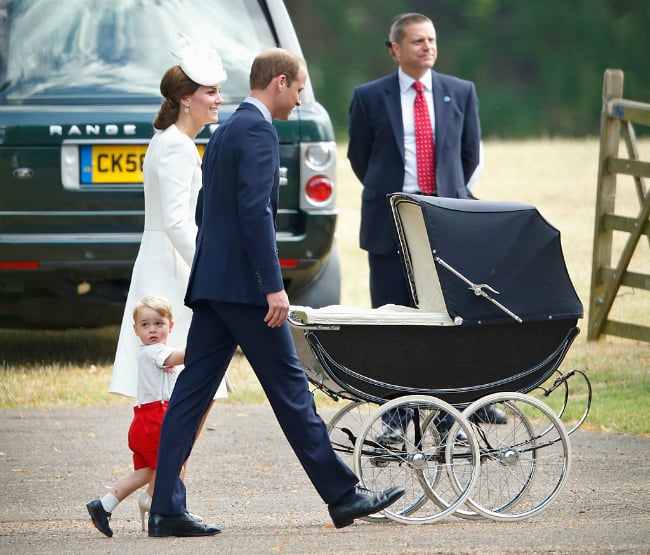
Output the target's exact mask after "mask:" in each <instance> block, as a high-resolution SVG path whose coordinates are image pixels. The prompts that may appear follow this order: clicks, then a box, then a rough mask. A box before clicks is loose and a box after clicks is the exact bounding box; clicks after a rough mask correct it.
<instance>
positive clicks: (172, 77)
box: [153, 66, 199, 130]
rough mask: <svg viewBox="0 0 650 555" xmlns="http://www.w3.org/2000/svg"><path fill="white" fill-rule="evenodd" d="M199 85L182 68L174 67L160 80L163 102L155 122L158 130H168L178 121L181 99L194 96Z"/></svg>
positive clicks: (154, 124)
mask: <svg viewBox="0 0 650 555" xmlns="http://www.w3.org/2000/svg"><path fill="white" fill-rule="evenodd" d="M198 88H199V85H198V84H197V83H195V82H194V81H192V80H191V79H190V78H189V77H188V76H187V75H185V72H184V71H183V70H182V69H181V67H180V66H172V67H170V68H169V69H168V70H167V71H166V72H165V75H163V77H162V79H161V80H160V94H162V95H163V100H162V103H161V105H160V110H159V111H158V113H157V114H156V117H155V119H154V120H153V126H154V127H155V128H156V129H161V130H162V129H167V128H168V127H169V126H170V125H172V124H173V123H175V122H176V120H177V119H178V111H179V110H180V108H181V105H180V102H181V98H183V97H184V96H190V95H191V94H194V92H195V91H196V89H198Z"/></svg>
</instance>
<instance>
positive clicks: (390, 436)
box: [375, 424, 404, 447]
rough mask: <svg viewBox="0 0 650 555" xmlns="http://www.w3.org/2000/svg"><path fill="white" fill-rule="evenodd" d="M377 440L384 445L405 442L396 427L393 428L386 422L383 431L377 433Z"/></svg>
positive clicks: (389, 445)
mask: <svg viewBox="0 0 650 555" xmlns="http://www.w3.org/2000/svg"><path fill="white" fill-rule="evenodd" d="M375 441H376V442H377V443H379V445H383V446H384V447H393V446H396V445H400V444H402V443H404V437H403V435H402V434H401V433H400V432H398V431H397V430H395V429H394V428H391V427H390V426H387V425H386V424H384V425H383V426H382V429H381V432H379V433H378V434H377V437H376V438H375Z"/></svg>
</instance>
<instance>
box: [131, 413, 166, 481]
mask: <svg viewBox="0 0 650 555" xmlns="http://www.w3.org/2000/svg"><path fill="white" fill-rule="evenodd" d="M167 405H168V402H167V401H165V402H164V403H161V402H160V401H154V402H153V403H146V404H144V405H140V406H139V407H133V412H134V413H135V416H134V417H133V421H132V422H131V427H130V428H129V449H131V451H133V468H134V470H139V469H141V468H151V469H152V470H156V462H157V461H158V444H159V443H160V428H161V426H162V420H163V416H164V415H165V411H166V410H167Z"/></svg>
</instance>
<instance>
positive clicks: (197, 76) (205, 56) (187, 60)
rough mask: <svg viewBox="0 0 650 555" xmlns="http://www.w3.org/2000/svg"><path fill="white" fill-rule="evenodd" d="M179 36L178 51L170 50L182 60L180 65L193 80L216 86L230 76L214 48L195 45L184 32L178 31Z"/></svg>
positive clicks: (207, 85) (201, 83) (200, 83)
mask: <svg viewBox="0 0 650 555" xmlns="http://www.w3.org/2000/svg"><path fill="white" fill-rule="evenodd" d="M178 36H179V37H180V42H181V47H180V49H179V50H178V52H172V51H171V50H170V52H171V53H172V54H173V55H174V56H176V57H177V58H178V59H179V60H180V61H179V63H178V65H180V66H181V69H182V70H183V71H184V72H185V75H187V76H188V77H189V78H190V79H191V80H192V81H194V82H195V83H198V84H199V85H204V86H206V87H216V86H217V85H221V84H222V83H223V82H224V81H225V80H226V79H227V78H228V75H227V74H226V70H224V69H223V64H222V63H221V58H220V57H219V54H217V53H216V52H215V51H214V49H212V48H209V47H207V46H199V45H193V44H192V41H191V39H190V38H189V37H187V36H186V35H184V34H183V33H178Z"/></svg>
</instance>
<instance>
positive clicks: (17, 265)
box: [0, 262, 39, 270]
mask: <svg viewBox="0 0 650 555" xmlns="http://www.w3.org/2000/svg"><path fill="white" fill-rule="evenodd" d="M38 267H39V263H38V262H0V270H38Z"/></svg>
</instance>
